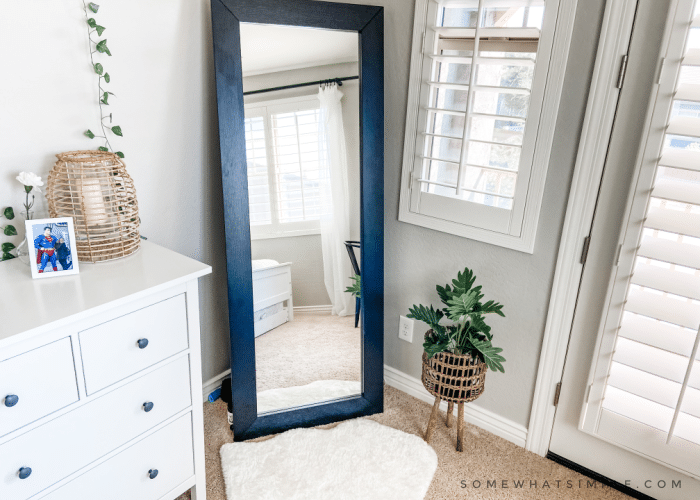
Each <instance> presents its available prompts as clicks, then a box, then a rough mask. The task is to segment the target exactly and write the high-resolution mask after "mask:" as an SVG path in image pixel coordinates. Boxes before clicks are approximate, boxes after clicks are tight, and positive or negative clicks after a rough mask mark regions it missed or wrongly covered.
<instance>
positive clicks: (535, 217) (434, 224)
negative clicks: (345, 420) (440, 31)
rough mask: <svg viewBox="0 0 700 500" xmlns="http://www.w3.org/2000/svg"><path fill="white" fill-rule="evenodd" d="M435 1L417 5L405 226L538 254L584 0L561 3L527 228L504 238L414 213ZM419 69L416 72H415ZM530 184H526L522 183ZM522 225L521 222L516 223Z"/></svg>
mask: <svg viewBox="0 0 700 500" xmlns="http://www.w3.org/2000/svg"><path fill="white" fill-rule="evenodd" d="M430 1H432V0H416V14H415V21H414V26H413V47H412V55H411V79H410V81H409V93H408V109H407V113H406V132H405V137H404V152H403V168H402V172H401V192H400V201H399V221H401V222H408V223H410V224H415V225H418V226H423V227H427V228H429V229H434V230H436V231H442V232H446V233H450V234H454V235H457V236H462V237H465V238H470V239H474V240H477V241H483V242H485V243H490V244H493V245H498V246H502V247H505V248H511V249H513V250H518V251H520V252H526V253H533V251H534V247H535V236H536V233H537V224H538V222H539V214H540V209H541V206H542V197H543V195H544V188H545V180H546V177H547V169H548V166H549V158H550V155H551V150H552V143H553V141H554V131H555V128H556V121H557V116H558V113H559V103H560V100H561V94H562V90H563V85H564V76H565V72H566V66H567V61H568V57H569V46H570V44H571V39H572V35H573V27H574V19H575V17H576V6H577V4H578V0H560V1H559V2H558V4H559V5H558V13H557V20H556V27H555V31H554V40H553V43H552V48H551V55H550V58H549V61H548V72H547V79H546V80H547V83H546V95H545V97H544V100H543V103H542V111H541V114H540V119H539V130H538V133H537V146H536V148H535V152H534V158H533V162H532V168H531V170H530V175H529V180H527V182H528V190H527V199H526V203H525V207H524V213H523V218H522V226H521V231H520V234H519V235H510V234H504V233H498V232H495V231H490V230H487V229H482V228H476V227H473V226H467V225H464V224H459V223H455V222H451V221H446V220H442V219H437V218H434V217H430V216H426V215H423V214H418V213H415V212H411V211H410V204H411V196H410V190H411V188H412V174H413V169H414V158H415V149H416V139H417V133H418V130H419V127H418V115H419V104H420V103H419V100H420V92H421V85H422V82H421V77H422V73H423V71H422V63H423V56H424V54H423V40H424V31H425V30H426V29H427V27H426V20H427V12H428V5H429V3H430ZM414 68H415V71H414ZM522 180H525V179H522ZM512 223H513V224H516V225H518V224H520V221H513V222H512Z"/></svg>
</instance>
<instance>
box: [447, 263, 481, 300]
mask: <svg viewBox="0 0 700 500" xmlns="http://www.w3.org/2000/svg"><path fill="white" fill-rule="evenodd" d="M474 281H476V276H474V273H473V272H472V270H471V269H469V268H468V267H465V268H464V271H463V272H461V273H457V279H456V280H452V284H453V285H454V287H455V288H454V292H455V294H456V295H462V294H463V293H466V292H468V291H469V290H471V288H472V285H474Z"/></svg>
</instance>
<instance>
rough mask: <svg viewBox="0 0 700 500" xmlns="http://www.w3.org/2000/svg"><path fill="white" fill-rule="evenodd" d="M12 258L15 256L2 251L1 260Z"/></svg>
mask: <svg viewBox="0 0 700 500" xmlns="http://www.w3.org/2000/svg"><path fill="white" fill-rule="evenodd" d="M14 258H15V256H14V255H12V254H11V253H3V254H2V260H10V259H14Z"/></svg>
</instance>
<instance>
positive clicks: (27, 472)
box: [19, 467, 32, 479]
mask: <svg viewBox="0 0 700 500" xmlns="http://www.w3.org/2000/svg"><path fill="white" fill-rule="evenodd" d="M31 475H32V469H31V467H20V469H19V478H20V479H27V478H28V477H29V476H31Z"/></svg>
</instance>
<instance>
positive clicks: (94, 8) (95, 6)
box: [88, 2, 100, 14]
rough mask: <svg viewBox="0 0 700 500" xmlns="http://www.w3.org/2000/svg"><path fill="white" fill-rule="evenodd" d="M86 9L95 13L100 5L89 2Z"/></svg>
mask: <svg viewBox="0 0 700 500" xmlns="http://www.w3.org/2000/svg"><path fill="white" fill-rule="evenodd" d="M88 9H90V10H91V11H93V12H94V13H95V14H97V11H98V10H100V6H99V5H97V4H96V3H93V2H90V3H89V4H88Z"/></svg>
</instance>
